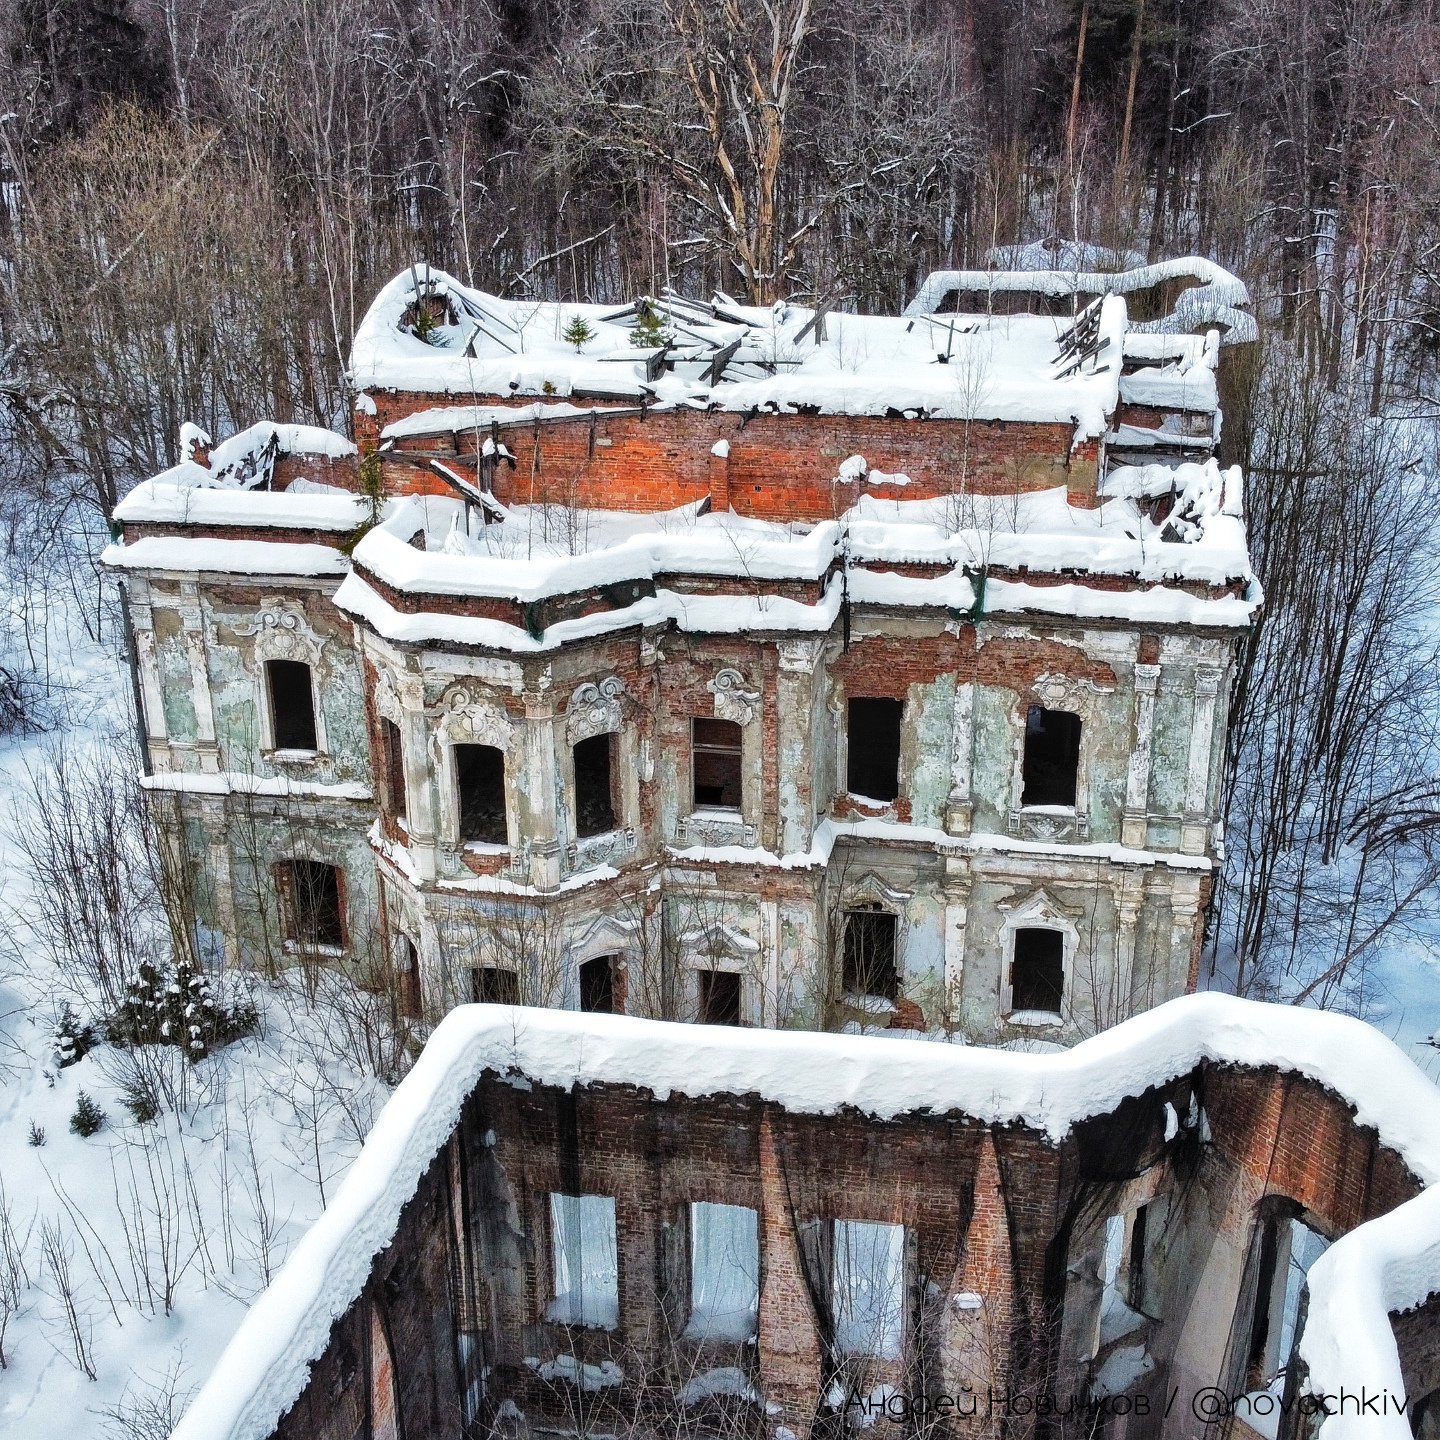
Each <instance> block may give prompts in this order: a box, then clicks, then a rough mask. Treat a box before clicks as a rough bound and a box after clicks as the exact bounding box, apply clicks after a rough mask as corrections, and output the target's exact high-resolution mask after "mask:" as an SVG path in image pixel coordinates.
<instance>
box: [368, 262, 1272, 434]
mask: <svg viewBox="0 0 1440 1440" xmlns="http://www.w3.org/2000/svg"><path fill="white" fill-rule="evenodd" d="M1152 272H1153V274H1152ZM1176 274H1186V275H1196V274H1198V275H1201V276H1203V277H1204V280H1203V291H1194V290H1185V291H1182V292H1181V295H1180V302H1181V306H1180V308H1179V309H1177V310H1176V312H1175V315H1174V316H1172V317H1171V318H1172V320H1173V321H1174V323H1173V325H1171V326H1170V332H1167V333H1165V334H1164V335H1151V334H1149V333H1148V332H1149V331H1150V330H1152V329H1154V328H1155V326H1154V324H1152V323H1150V322H1146V323H1144V324H1140V325H1136V324H1134V323H1132V322H1131V321H1130V320H1129V318H1128V311H1127V308H1126V304H1125V301H1124V299H1123V298H1122V296H1123V294H1124V293H1127V292H1128V293H1135V292H1136V291H1138V290H1142V289H1145V288H1147V287H1153V286H1154V285H1157V284H1160V283H1161V282H1162V281H1167V280H1169V279H1171V278H1172V277H1173V275H1176ZM957 281H958V282H959V283H963V285H965V286H969V285H971V282H972V281H975V283H976V284H978V285H979V287H980V289H981V290H985V289H987V288H988V290H989V292H990V293H991V294H993V293H995V292H996V291H997V290H1001V289H1003V290H1006V291H1008V292H1013V293H1019V292H1025V293H1031V294H1037V295H1046V294H1052V293H1063V294H1065V295H1068V296H1070V297H1071V298H1072V300H1073V301H1074V303H1073V305H1072V306H1071V310H1072V313H1070V314H1062V315H1052V314H1004V315H1001V314H994V313H987V311H986V308H985V306H984V305H983V304H982V305H981V306H980V308H979V309H978V310H977V311H975V312H973V313H950V314H945V315H937V314H933V313H931V312H932V311H933V310H934V308H935V306H936V305H938V304H939V303H941V301H943V300H944V298H945V296H946V295H949V294H951V293H952V292H953V291H955V289H956V288H957ZM1082 281H1083V282H1085V284H1083V285H1082V284H1081V283H1080V282H1082ZM1092 281H1093V282H1096V284H1095V286H1091V289H1087V288H1086V286H1090V284H1091V282H1092ZM1100 282H1104V283H1100ZM1057 286H1059V287H1060V288H1059V290H1057V289H1056V287H1057ZM1066 286H1068V287H1069V288H1068V289H1067V288H1066ZM1092 290H1093V294H1092V293H1091V291H1092ZM1212 291H1213V292H1214V294H1213V295H1212V301H1211V303H1209V308H1206V305H1205V304H1201V303H1200V302H1199V301H1198V300H1196V299H1194V298H1189V297H1194V296H1198V295H1200V294H1202V293H1207V294H1208V293H1210V292H1212ZM1086 296H1089V297H1090V298H1089V300H1088V303H1086V301H1085V298H1084V297H1086ZM1221 300H1223V302H1224V307H1223V308H1224V313H1223V314H1222V313H1221V310H1220V309H1217V308H1216V306H1218V305H1219V304H1220V302H1221ZM1245 303H1248V295H1247V294H1246V292H1245V287H1244V285H1243V284H1242V283H1241V282H1240V281H1239V280H1238V279H1236V278H1235V277H1234V276H1232V275H1229V274H1228V272H1225V271H1222V270H1220V269H1219V268H1218V267H1215V266H1212V265H1210V264H1209V262H1207V261H1200V260H1196V261H1184V262H1180V261H1176V262H1167V264H1166V265H1165V266H1151V267H1147V268H1146V269H1145V270H1144V271H1132V272H1125V273H1122V274H1119V275H1109V276H1090V275H1080V274H1078V273H1077V274H1071V275H1069V276H1060V277H1059V278H1057V275H1056V272H1030V273H1026V272H963V273H962V272H953V273H952V272H945V273H942V274H939V275H936V276H931V277H930V279H928V280H927V281H926V282H925V283H924V285H923V286H922V287H921V291H920V294H919V295H918V296H917V297H916V300H915V301H914V302H913V303H912V304H911V305H910V306H909V307H908V309H907V311H906V313H905V314H904V315H903V316H883V315H878V316H877V315H855V314H850V313H845V312H842V311H840V310H838V309H834V308H831V307H829V306H827V305H824V304H822V305H821V306H819V307H818V308H811V307H808V306H802V305H795V304H791V303H789V302H786V301H780V302H777V303H776V304H775V305H774V306H773V307H771V308H769V309H766V308H762V307H756V306H746V305H740V304H738V303H737V302H735V301H733V300H731V299H730V298H729V297H728V296H726V295H723V294H721V293H718V292H717V294H716V295H715V296H714V297H712V299H711V300H709V301H708V302H702V301H696V300H693V299H687V298H686V297H684V296H681V295H678V294H676V293H674V292H673V291H669V290H666V291H664V292H662V293H661V295H660V296H658V297H648V296H647V297H642V298H640V299H638V300H636V301H634V302H632V303H631V304H628V305H625V306H620V307H616V306H604V305H585V304H573V303H563V302H553V301H532V300H508V299H504V298H502V297H500V296H496V295H490V294H487V293H485V292H484V291H481V290H476V289H473V288H471V287H469V286H466V285H463V284H461V283H460V281H458V280H456V279H455V278H454V277H453V276H450V275H447V274H445V273H444V272H442V271H439V270H435V269H433V268H431V267H429V266H417V267H412V268H411V269H409V270H406V271H404V272H402V273H401V274H400V275H398V276H396V277H395V279H393V280H392V281H391V282H390V283H389V284H388V285H386V286H385V287H384V289H382V290H381V291H380V293H379V295H377V296H376V298H375V301H374V303H373V304H372V305H371V307H370V310H369V311H368V313H367V314H366V316H365V318H364V320H363V321H362V322H361V325H360V328H359V330H358V332H357V333H356V337H355V344H354V348H353V351H352V355H351V380H352V383H353V384H354V386H355V388H356V389H357V390H359V391H362V392H365V391H371V390H397V391H407V392H419V393H423V394H436V395H455V396H469V397H471V398H472V399H473V400H474V401H475V403H477V404H478V403H479V400H478V397H480V396H482V395H483V396H494V395H499V396H505V397H509V396H525V397H531V396H535V397H552V398H553V399H554V400H556V401H571V400H581V401H584V400H589V401H599V402H602V403H611V402H623V401H625V400H631V401H644V402H646V403H648V404H655V405H691V406H697V407H702V408H718V409H723V410H729V411H739V412H760V411H765V410H772V411H781V412H801V413H811V414H843V415H886V414H891V415H908V416H912V417H918V418H927V417H929V418H938V419H998V420H1015V421H1035V422H1048V423H1056V422H1059V423H1067V424H1073V425H1075V426H1076V428H1077V438H1087V437H1092V436H1098V435H1100V434H1102V433H1104V431H1105V429H1106V418H1107V417H1108V416H1112V415H1113V414H1114V411H1115V408H1116V404H1117V402H1118V401H1119V399H1120V398H1121V386H1122V376H1128V375H1131V374H1133V373H1134V372H1136V371H1138V370H1140V369H1144V370H1145V371H1146V372H1147V373H1146V375H1145V377H1144V379H1143V380H1142V381H1140V382H1138V383H1139V385H1140V386H1141V390H1142V391H1143V394H1144V397H1145V398H1144V400H1143V402H1139V403H1146V404H1157V405H1165V406H1169V407H1171V408H1176V409H1182V410H1194V411H1211V410H1213V409H1214V408H1215V386H1214V377H1213V371H1214V368H1215V365H1216V362H1217V359H1218V352H1219V347H1220V343H1221V335H1220V330H1219V328H1214V327H1212V329H1211V333H1208V334H1201V335H1196V334H1185V333H1182V332H1183V331H1185V330H1186V329H1188V328H1190V325H1191V322H1192V321H1195V322H1198V321H1203V320H1205V319H1206V317H1207V316H1210V315H1211V314H1212V311H1213V318H1215V320H1216V322H1217V326H1223V327H1225V328H1226V329H1227V330H1228V331H1229V332H1230V335H1231V338H1251V337H1252V336H1253V324H1254V322H1253V319H1252V318H1251V317H1250V316H1249V315H1248V314H1247V313H1245V312H1243V311H1241V310H1239V309H1238V308H1236V307H1238V306H1239V305H1242V304H1245ZM1244 322H1249V328H1248V329H1247V328H1246V326H1245V324H1244ZM1167 323H1168V322H1167ZM1171 332H1173V333H1171ZM1157 340H1159V341H1160V342H1161V343H1160V344H1158V345H1157V344H1156V343H1155V342H1156V341H1157ZM1132 342H1135V343H1132ZM1126 383H1127V385H1130V382H1128V381H1127V382H1126ZM1130 388H1133V386H1130ZM363 403H364V397H363V396H362V405H363ZM408 433H419V432H416V431H413V430H412V431H410V432H408Z"/></svg>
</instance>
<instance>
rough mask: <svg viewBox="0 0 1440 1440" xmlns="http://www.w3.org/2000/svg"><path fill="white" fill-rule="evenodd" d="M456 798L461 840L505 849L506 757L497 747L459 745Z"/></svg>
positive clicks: (456, 758)
mask: <svg viewBox="0 0 1440 1440" xmlns="http://www.w3.org/2000/svg"><path fill="white" fill-rule="evenodd" d="M454 750H455V796H456V799H457V801H458V803H459V809H460V839H461V842H462V843H463V842H464V841H467V840H479V841H482V842H484V843H485V844H487V845H504V844H505V843H506V841H507V840H508V838H509V837H508V835H507V834H506V830H505V755H504V752H503V751H501V750H498V749H497V748H496V747H495V746H494V745H456V746H455V747H454Z"/></svg>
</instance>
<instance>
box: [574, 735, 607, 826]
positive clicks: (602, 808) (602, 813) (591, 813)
mask: <svg viewBox="0 0 1440 1440" xmlns="http://www.w3.org/2000/svg"><path fill="white" fill-rule="evenodd" d="M614 748H615V737H614V735H613V734H612V735H592V736H591V737H590V739H588V740H582V741H581V742H580V743H579V744H578V745H577V746H576V747H575V834H576V835H577V836H578V837H579V838H580V839H582V840H583V839H584V838H585V837H586V836H588V835H603V834H604V833H605V832H606V831H607V830H613V829H614V828H615V799H614V791H613V789H612V785H613V778H612V774H613V760H614V753H613V752H614Z"/></svg>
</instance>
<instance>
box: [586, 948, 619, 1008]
mask: <svg viewBox="0 0 1440 1440" xmlns="http://www.w3.org/2000/svg"><path fill="white" fill-rule="evenodd" d="M616 958H617V957H616V956H614V955H597V956H596V957H595V958H594V959H593V960H587V961H586V962H585V963H584V964H583V965H582V966H581V967H580V1008H581V1009H582V1010H587V1011H589V1012H590V1013H591V1014H593V1015H613V1014H614V1013H615V963H614V962H615V960H616Z"/></svg>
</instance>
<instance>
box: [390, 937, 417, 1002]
mask: <svg viewBox="0 0 1440 1440" xmlns="http://www.w3.org/2000/svg"><path fill="white" fill-rule="evenodd" d="M395 990H396V994H395V1003H396V1008H397V1009H398V1010H399V1011H400V1014H401V1015H403V1016H404V1017H405V1019H407V1020H418V1019H419V1018H420V952H419V951H418V950H417V949H416V948H415V942H414V941H413V940H412V939H411V938H410V937H409V936H408V935H402V936H401V937H400V962H399V971H398V973H397V975H396V986H395Z"/></svg>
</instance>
